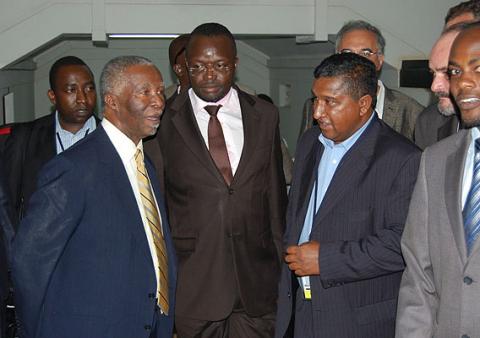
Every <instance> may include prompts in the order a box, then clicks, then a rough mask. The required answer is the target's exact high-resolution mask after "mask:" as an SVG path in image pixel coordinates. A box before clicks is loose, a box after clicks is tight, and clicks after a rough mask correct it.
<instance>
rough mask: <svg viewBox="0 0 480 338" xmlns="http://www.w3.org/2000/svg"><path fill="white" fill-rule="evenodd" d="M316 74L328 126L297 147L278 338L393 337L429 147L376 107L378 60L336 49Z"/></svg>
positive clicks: (318, 114) (321, 114)
mask: <svg viewBox="0 0 480 338" xmlns="http://www.w3.org/2000/svg"><path fill="white" fill-rule="evenodd" d="M314 75H315V80H314V82H313V86H312V92H313V94H314V112H313V117H314V118H315V119H316V121H317V123H318V127H313V128H311V129H309V130H308V131H306V132H305V134H304V135H303V137H302V139H301V140H300V142H299V144H298V145H297V153H296V156H295V168H294V177H293V180H292V186H291V190H290V196H289V205H288V208H287V229H286V232H285V238H284V243H285V251H286V255H285V263H286V264H284V266H283V268H282V276H281V281H280V286H279V300H278V310H277V321H276V332H275V337H277V338H283V337H285V336H286V335H288V334H289V333H293V336H294V337H295V338H300V337H301V338H320V337H340V338H341V337H345V338H347V337H348V338H352V337H369V338H371V337H378V338H385V337H392V336H393V334H394V330H395V327H394V324H395V309H396V303H397V295H398V285H399V283H400V278H401V273H402V270H403V268H404V263H403V259H402V255H401V251H400V236H401V233H402V230H403V225H404V223H405V218H406V215H407V210H408V205H409V201H410V196H411V193H412V190H413V186H414V184H415V179H416V175H417V170H418V165H419V161H420V151H419V149H418V148H416V146H415V145H414V144H413V143H411V142H410V141H409V140H408V139H406V138H405V137H403V136H402V135H400V134H398V133H397V132H395V131H394V130H393V129H392V128H390V127H389V126H387V125H386V124H385V123H384V122H383V121H382V120H380V119H379V118H378V116H377V114H376V113H375V111H374V107H375V99H376V88H377V74H376V71H375V65H374V64H373V63H372V62H371V61H370V60H368V59H366V58H364V57H362V56H359V55H356V54H354V53H342V54H336V55H332V56H330V57H328V58H327V59H325V60H324V61H322V63H321V64H320V65H319V66H318V67H317V68H316V69H315V72H314ZM292 277H294V278H292ZM292 281H293V283H292ZM297 282H298V283H297ZM292 319H293V320H292Z"/></svg>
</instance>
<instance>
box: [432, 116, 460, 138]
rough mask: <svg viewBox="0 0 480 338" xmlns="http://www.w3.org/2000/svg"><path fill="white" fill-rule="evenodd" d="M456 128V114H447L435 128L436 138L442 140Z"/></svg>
mask: <svg viewBox="0 0 480 338" xmlns="http://www.w3.org/2000/svg"><path fill="white" fill-rule="evenodd" d="M457 128H458V119H457V118H456V116H449V117H448V118H446V120H445V121H444V123H443V124H442V125H441V126H440V127H439V128H438V130H437V140H438V141H440V140H443V139H444V138H447V137H448V136H450V135H452V134H455V133H456V132H457Z"/></svg>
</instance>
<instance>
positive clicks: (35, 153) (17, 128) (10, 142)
mask: <svg viewBox="0 0 480 338" xmlns="http://www.w3.org/2000/svg"><path fill="white" fill-rule="evenodd" d="M98 122H99V120H98V119H97V123H98ZM56 154H57V146H56V140H55V113H52V114H50V115H47V116H44V117H41V118H38V119H36V120H34V121H31V122H26V123H18V124H15V125H14V126H13V127H12V131H11V134H10V137H9V138H8V139H7V141H6V143H5V149H4V161H5V177H7V178H8V180H7V186H6V188H7V194H8V198H9V201H10V203H11V204H12V208H13V210H14V213H15V215H14V219H13V220H12V221H13V222H14V224H15V225H16V224H18V222H19V221H20V219H21V218H22V215H23V213H25V211H26V208H27V206H28V201H29V200H30V197H31V196H32V193H33V192H34V191H35V188H36V183H37V177H38V174H39V172H40V170H41V169H42V167H43V166H44V165H45V163H47V162H48V161H50V160H51V159H52V158H53V157H54V156H55V155H56Z"/></svg>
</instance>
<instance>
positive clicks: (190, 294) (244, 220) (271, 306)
mask: <svg viewBox="0 0 480 338" xmlns="http://www.w3.org/2000/svg"><path fill="white" fill-rule="evenodd" d="M238 96H239V99H240V106H241V110H242V117H243V129H244V146H243V151H242V156H241V159H240V163H239V166H238V169H237V171H236V173H235V176H234V178H233V182H232V184H231V186H230V187H229V186H227V184H226V183H225V181H224V179H223V177H222V175H221V174H220V172H219V170H218V169H217V167H216V166H215V163H214V162H213V160H212V158H211V156H210V153H209V152H208V149H207V146H206V145H205V142H204V140H203V138H202V136H201V134H200V130H199V128H198V126H197V122H196V120H195V117H194V115H193V111H192V106H191V103H190V99H189V97H188V92H185V93H182V94H180V95H179V96H178V97H177V98H176V99H175V101H174V102H173V103H172V104H171V105H170V106H169V107H168V108H167V109H166V111H165V113H164V116H163V118H162V123H161V125H160V130H159V135H160V141H161V145H162V152H163V155H164V156H163V157H164V161H165V163H164V164H165V185H166V196H167V205H168V212H169V217H170V225H171V229H172V237H173V241H174V243H175V247H176V249H177V255H178V271H179V274H178V277H179V278H178V293H177V314H178V315H181V316H186V317H189V318H195V319H202V320H220V319H223V318H225V317H226V316H227V315H229V314H230V313H231V311H232V309H233V306H234V304H233V303H234V300H235V298H236V295H237V294H238V295H239V297H240V299H241V301H242V303H243V305H244V308H245V310H246V312H247V313H248V314H249V315H251V316H260V315H263V314H266V313H269V312H274V311H275V302H276V298H277V284H278V278H279V273H280V257H281V256H282V253H281V251H282V248H281V247H282V235H283V231H284V210H285V206H286V188H285V180H284V177H283V171H282V155H281V150H280V138H279V129H278V122H279V121H278V111H277V110H276V108H275V107H274V106H273V105H271V104H270V103H268V102H265V101H263V100H261V99H258V98H256V97H253V96H251V95H248V94H246V93H244V92H242V91H240V90H238ZM237 281H238V283H237ZM237 285H238V286H237Z"/></svg>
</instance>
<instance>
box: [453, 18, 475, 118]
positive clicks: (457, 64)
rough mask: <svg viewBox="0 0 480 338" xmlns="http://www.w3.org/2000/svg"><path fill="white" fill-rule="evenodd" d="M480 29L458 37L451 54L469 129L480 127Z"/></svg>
mask: <svg viewBox="0 0 480 338" xmlns="http://www.w3.org/2000/svg"><path fill="white" fill-rule="evenodd" d="M479 36H480V28H479V27H472V28H470V29H466V30H464V31H462V32H461V33H460V34H458V36H457V38H456V39H455V41H454V43H453V46H452V49H451V51H450V58H449V62H448V74H449V76H450V92H451V93H452V95H453V97H454V99H455V102H456V103H457V106H458V108H459V109H460V116H461V117H462V121H463V123H464V125H465V126H467V127H474V126H479V125H480V40H479V39H478V37H479Z"/></svg>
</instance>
